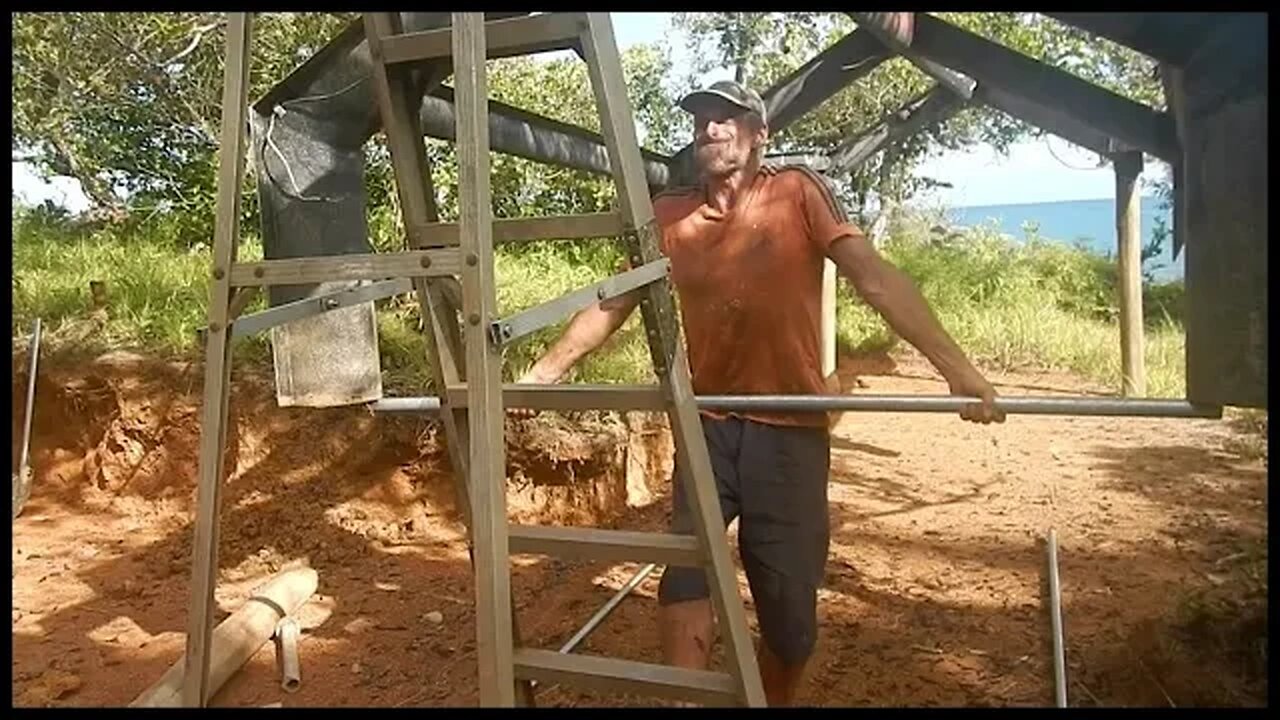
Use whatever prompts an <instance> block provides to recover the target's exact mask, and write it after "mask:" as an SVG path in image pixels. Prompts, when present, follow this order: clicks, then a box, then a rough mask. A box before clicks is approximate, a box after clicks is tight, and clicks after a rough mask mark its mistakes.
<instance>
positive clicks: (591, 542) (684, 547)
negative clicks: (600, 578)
mask: <svg viewBox="0 0 1280 720" xmlns="http://www.w3.org/2000/svg"><path fill="white" fill-rule="evenodd" d="M509 537H510V541H509V542H510V547H511V550H510V552H511V554H512V555H518V554H521V553H528V554H531V555H553V556H555V557H562V558H569V559H572V560H604V561H608V562H626V561H639V562H654V563H659V564H662V565H680V566H684V567H702V565H703V557H702V551H701V550H700V549H699V548H698V540H697V538H695V537H694V536H692V535H673V534H670V533H653V532H635V531H632V530H604V529H601V528H582V527H556V526H551V525H512V526H511V528H510V536H509Z"/></svg>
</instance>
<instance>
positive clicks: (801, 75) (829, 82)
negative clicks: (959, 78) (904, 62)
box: [668, 30, 891, 185]
mask: <svg viewBox="0 0 1280 720" xmlns="http://www.w3.org/2000/svg"><path fill="white" fill-rule="evenodd" d="M890 54H891V53H890V52H889V51H888V50H887V49H886V48H885V46H884V45H883V44H881V43H880V41H878V40H876V39H875V38H874V37H872V35H871V33H869V32H867V31H865V30H854V31H853V32H851V33H849V34H848V35H845V36H844V37H843V38H841V39H839V40H837V41H836V42H835V43H832V44H831V46H830V47H828V48H826V49H825V50H823V51H822V52H820V53H818V54H817V55H815V56H814V57H813V59H811V60H809V62H807V63H805V64H804V65H801V66H800V67H799V68H796V70H795V71H793V72H792V73H791V74H789V75H787V76H786V77H784V78H782V79H781V80H779V81H778V82H776V83H774V84H773V85H772V86H770V87H769V89H767V90H765V91H764V92H763V93H761V94H760V98H761V99H762V100H764V105H765V112H766V114H767V115H768V118H767V119H768V123H769V134H770V135H771V136H777V135H778V134H779V133H781V132H782V131H783V130H786V129H787V127H788V126H790V125H791V123H793V122H795V121H796V120H797V119H799V118H800V117H801V116H803V115H804V114H805V113H807V112H809V111H810V110H812V109H814V108H815V107H818V106H819V105H821V104H822V103H823V102H825V101H826V100H827V99H828V98H830V97H831V96H833V95H835V94H836V93H838V92H840V91H841V90H843V89H844V88H846V87H848V86H849V85H850V84H852V83H853V82H854V81H855V80H857V79H858V78H860V77H863V76H864V75H866V74H867V73H870V72H871V71H872V70H874V69H876V68H877V67H879V65H880V63H882V62H884V61H885V60H887V59H888V58H889V56H890ZM668 166H669V167H670V168H671V170H672V173H673V176H674V177H673V178H672V181H671V183H670V184H673V185H674V184H684V183H691V182H693V181H694V180H696V178H697V173H696V169H695V168H694V167H693V145H692V144H689V145H686V146H684V147H683V148H682V149H681V150H680V152H678V153H676V154H675V155H674V156H672V157H671V160H670V162H669V163H668Z"/></svg>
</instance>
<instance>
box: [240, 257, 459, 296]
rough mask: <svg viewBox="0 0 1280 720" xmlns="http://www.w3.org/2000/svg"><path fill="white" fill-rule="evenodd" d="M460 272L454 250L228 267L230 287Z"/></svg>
mask: <svg viewBox="0 0 1280 720" xmlns="http://www.w3.org/2000/svg"><path fill="white" fill-rule="evenodd" d="M461 269H462V267H461V263H460V262H458V251H457V250H405V251H402V252H389V253H355V254H351V255H326V256H320V257H315V256H312V257H299V258H283V259H278V260H262V261H260V262H248V263H236V264H235V265H233V266H232V267H231V284H232V285H234V286H237V287H239V286H248V285H313V284H318V283H323V282H336V281H340V280H382V279H385V278H397V277H439V276H445V275H456V274H458V273H459V272H460V271H461ZM216 272H217V271H216V270H215V273H216Z"/></svg>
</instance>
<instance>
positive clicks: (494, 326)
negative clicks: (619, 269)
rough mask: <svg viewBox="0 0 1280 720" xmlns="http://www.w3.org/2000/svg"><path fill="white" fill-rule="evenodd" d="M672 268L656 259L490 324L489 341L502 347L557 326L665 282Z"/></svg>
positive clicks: (668, 263)
mask: <svg viewBox="0 0 1280 720" xmlns="http://www.w3.org/2000/svg"><path fill="white" fill-rule="evenodd" d="M670 268H671V265H670V262H669V261H668V260H667V259H666V258H662V259H660V260H655V261H653V262H651V263H647V264H645V265H641V266H640V267H638V268H635V269H634V270H628V271H626V272H624V273H621V274H618V275H614V276H613V277H610V278H606V279H605V280H602V281H600V282H598V283H596V284H595V285H588V286H587V287H584V288H582V289H580V290H574V291H573V292H571V293H568V294H566V295H562V296H560V297H558V298H556V299H555V300H552V301H550V302H545V303H542V304H541V305H536V306H534V307H531V308H529V309H528V310H525V311H523V312H519V313H516V314H515V315H512V316H510V317H508V318H505V319H502V320H496V321H494V322H492V323H490V324H489V341H490V342H492V343H493V344H494V345H495V346H497V347H501V346H503V345H505V344H506V343H509V342H512V341H514V340H517V339H519V338H522V337H524V336H525V335H529V334H530V333H533V332H536V331H538V330H541V329H542V328H544V327H547V326H548V325H552V324H554V323H557V322H559V321H560V320H561V319H563V318H564V317H565V316H567V315H570V314H572V313H574V312H577V311H578V310H581V309H583V308H585V307H589V306H590V305H592V304H593V303H596V302H599V301H601V300H608V299H609V298H614V297H618V296H619V295H626V294H627V293H629V292H631V291H632V290H635V289H636V288H638V287H641V286H644V285H648V284H649V283H651V282H655V281H657V280H661V279H662V278H664V277H666V275H667V273H668V272H670Z"/></svg>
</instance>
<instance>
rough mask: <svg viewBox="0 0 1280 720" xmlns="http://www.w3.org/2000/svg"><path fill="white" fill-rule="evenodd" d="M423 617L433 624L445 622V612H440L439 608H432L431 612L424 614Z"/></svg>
mask: <svg viewBox="0 0 1280 720" xmlns="http://www.w3.org/2000/svg"><path fill="white" fill-rule="evenodd" d="M422 617H423V619H425V620H426V621H427V622H429V623H431V624H432V625H439V624H440V623H442V622H444V613H442V612H440V611H439V610H432V611H431V612H429V613H427V614H426V615H423V616H422Z"/></svg>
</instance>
